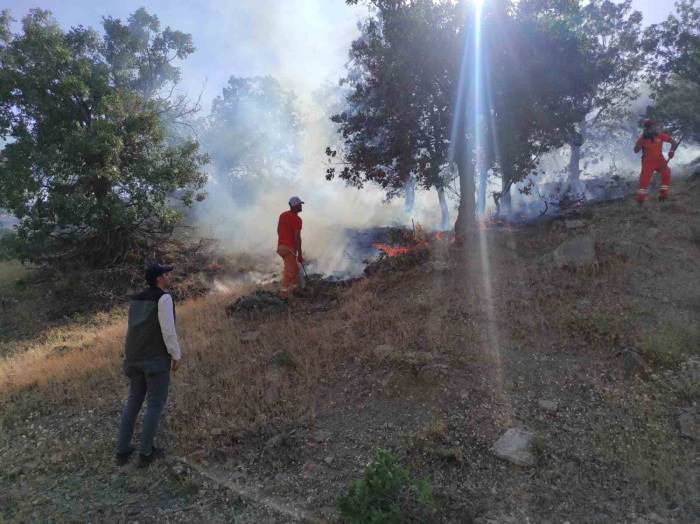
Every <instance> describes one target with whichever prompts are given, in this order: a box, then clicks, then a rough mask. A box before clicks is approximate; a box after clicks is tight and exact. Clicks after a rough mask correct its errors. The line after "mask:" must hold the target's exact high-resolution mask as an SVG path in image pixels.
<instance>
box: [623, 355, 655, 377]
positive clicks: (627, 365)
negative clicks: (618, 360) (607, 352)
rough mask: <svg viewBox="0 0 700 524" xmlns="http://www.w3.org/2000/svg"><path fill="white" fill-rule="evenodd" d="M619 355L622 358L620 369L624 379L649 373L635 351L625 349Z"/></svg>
mask: <svg viewBox="0 0 700 524" xmlns="http://www.w3.org/2000/svg"><path fill="white" fill-rule="evenodd" d="M619 355H620V356H621V357H622V368H623V369H624V371H625V376H626V377H632V376H634V375H642V374H646V373H647V372H648V371H649V369H648V367H647V364H646V362H644V359H643V358H642V357H641V356H640V355H639V353H637V352H636V351H633V350H631V349H625V350H623V351H621V352H620V353H619Z"/></svg>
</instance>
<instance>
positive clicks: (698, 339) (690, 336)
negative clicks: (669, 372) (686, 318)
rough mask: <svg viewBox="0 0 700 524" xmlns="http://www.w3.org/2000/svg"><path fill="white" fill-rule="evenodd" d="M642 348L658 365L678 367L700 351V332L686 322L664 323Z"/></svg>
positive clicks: (648, 337)
mask: <svg viewBox="0 0 700 524" xmlns="http://www.w3.org/2000/svg"><path fill="white" fill-rule="evenodd" d="M640 349H641V350H642V352H643V353H644V354H645V355H646V356H647V358H649V359H650V360H651V361H653V362H654V363H655V364H656V365H658V366H662V367H676V366H678V365H680V364H681V363H682V362H683V361H684V360H685V359H686V358H687V357H688V356H690V355H694V354H697V353H698V352H699V351H700V334H698V331H697V329H695V328H693V327H691V326H687V325H685V324H677V325H664V326H662V327H660V328H659V329H658V330H657V331H655V332H654V333H652V334H650V335H649V336H647V337H646V338H645V339H644V340H643V341H642V344H641V348H640Z"/></svg>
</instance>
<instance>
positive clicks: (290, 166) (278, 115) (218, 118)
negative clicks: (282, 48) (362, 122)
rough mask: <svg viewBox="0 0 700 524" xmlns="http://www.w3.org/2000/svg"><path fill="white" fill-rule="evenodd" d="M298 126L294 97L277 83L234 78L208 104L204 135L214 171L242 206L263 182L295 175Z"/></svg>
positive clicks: (261, 78)
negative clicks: (209, 108)
mask: <svg viewBox="0 0 700 524" xmlns="http://www.w3.org/2000/svg"><path fill="white" fill-rule="evenodd" d="M300 126H301V124H300V118H299V114H298V112H297V108H296V96H295V95H294V93H293V92H292V91H289V90H286V89H284V88H283V87H282V85H281V84H280V83H279V82H278V81H277V80H276V79H274V78H272V77H269V76H266V77H254V78H238V77H235V76H232V77H231V78H230V79H229V81H228V86H226V87H224V90H223V93H222V94H221V96H219V97H217V98H216V99H215V100H214V102H213V103H212V111H211V115H210V116H209V119H208V121H207V122H206V128H205V131H204V134H203V136H204V143H205V146H206V148H207V151H208V152H209V153H210V154H211V156H212V160H213V163H214V167H215V169H216V171H217V172H218V173H221V174H222V175H223V176H222V178H223V180H224V181H225V182H226V183H227V184H228V185H229V187H230V189H231V192H232V195H233V196H234V197H239V199H240V201H241V202H244V201H247V200H249V199H248V198H247V197H249V196H250V195H251V194H254V193H255V192H256V191H257V190H258V187H259V185H260V181H261V180H263V179H273V178H274V177H280V176H292V175H293V174H294V173H295V172H296V168H297V167H298V166H299V164H300V162H301V155H300V152H299V146H298V140H299V131H300ZM244 197H245V200H244Z"/></svg>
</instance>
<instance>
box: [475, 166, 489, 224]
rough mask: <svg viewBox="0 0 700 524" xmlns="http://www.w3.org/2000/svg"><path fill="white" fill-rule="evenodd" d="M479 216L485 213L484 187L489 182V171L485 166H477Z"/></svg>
mask: <svg viewBox="0 0 700 524" xmlns="http://www.w3.org/2000/svg"><path fill="white" fill-rule="evenodd" d="M478 170H479V207H478V213H479V215H483V214H484V213H486V186H487V184H488V180H489V171H488V169H486V166H479V168H478Z"/></svg>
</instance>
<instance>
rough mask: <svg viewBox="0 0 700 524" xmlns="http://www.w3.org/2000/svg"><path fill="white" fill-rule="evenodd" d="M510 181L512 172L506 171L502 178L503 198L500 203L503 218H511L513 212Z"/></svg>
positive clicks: (499, 208) (499, 211) (499, 207)
mask: <svg viewBox="0 0 700 524" xmlns="http://www.w3.org/2000/svg"><path fill="white" fill-rule="evenodd" d="M510 180H511V175H510V172H509V171H508V172H507V171H505V170H504V172H503V176H502V177H501V198H500V199H499V201H498V204H499V205H498V213H499V215H500V216H503V217H509V216H510V215H511V212H512V211H513V205H512V201H511V197H510V189H511V187H512V184H511V182H510Z"/></svg>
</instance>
